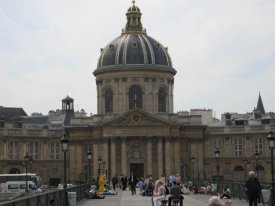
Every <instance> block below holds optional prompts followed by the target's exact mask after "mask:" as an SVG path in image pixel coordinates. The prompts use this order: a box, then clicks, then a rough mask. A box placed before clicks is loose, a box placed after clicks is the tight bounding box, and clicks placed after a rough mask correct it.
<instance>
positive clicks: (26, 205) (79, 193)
mask: <svg viewBox="0 0 275 206" xmlns="http://www.w3.org/2000/svg"><path fill="white" fill-rule="evenodd" d="M87 187H89V185H88V184H83V185H77V186H74V187H71V188H68V189H67V191H68V192H75V193H76V202H80V201H81V200H83V199H85V190H86V188H87ZM65 196H66V197H67V198H68V195H65V190H64V189H63V190H54V191H52V190H50V191H47V192H42V193H36V194H33V193H27V194H26V196H24V197H21V198H17V199H16V200H13V201H7V202H4V203H0V206H48V205H50V203H49V202H50V200H51V199H54V200H55V202H56V206H64V205H65V201H66V200H65ZM67 201H68V199H67Z"/></svg>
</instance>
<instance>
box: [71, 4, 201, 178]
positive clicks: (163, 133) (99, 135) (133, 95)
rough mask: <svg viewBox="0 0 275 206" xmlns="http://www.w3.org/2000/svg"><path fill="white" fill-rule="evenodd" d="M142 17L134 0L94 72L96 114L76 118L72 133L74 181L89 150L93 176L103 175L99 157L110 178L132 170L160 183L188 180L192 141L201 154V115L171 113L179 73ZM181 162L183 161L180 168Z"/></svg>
mask: <svg viewBox="0 0 275 206" xmlns="http://www.w3.org/2000/svg"><path fill="white" fill-rule="evenodd" d="M141 15H142V14H141V11H140V9H139V7H137V6H136V5H135V1H133V5H132V6H130V8H129V9H128V11H127V13H126V16H127V23H126V26H125V29H123V30H122V33H121V35H120V36H119V37H117V38H115V39H114V40H112V41H111V42H110V43H109V44H107V46H106V47H105V48H103V49H101V53H100V56H99V59H98V63H97V68H96V69H95V70H94V73H93V74H94V76H95V77H96V84H97V93H98V95H97V108H98V114H97V115H93V116H91V117H89V118H75V119H73V120H71V125H70V127H69V128H68V132H69V135H70V145H71V146H70V170H69V171H70V173H71V174H70V177H79V176H81V175H80V174H79V171H85V168H86V170H87V160H86V152H87V150H91V152H92V153H93V158H92V167H91V168H93V169H92V175H93V176H96V175H97V173H98V172H99V171H98V169H99V168H100V169H101V172H102V169H103V168H102V166H100V167H99V165H98V157H99V156H100V159H102V160H104V161H105V164H104V169H103V171H104V172H105V173H106V175H107V176H114V175H120V174H124V175H129V174H130V171H133V172H134V173H135V174H136V175H137V176H138V177H141V176H146V175H148V174H151V175H152V176H153V177H154V178H157V177H159V176H161V175H162V174H166V175H170V174H171V173H180V172H181V170H182V172H183V173H186V174H185V176H186V177H187V172H190V171H189V170H190V165H189V164H190V161H189V160H190V151H191V144H190V141H189V139H190V138H192V137H194V138H197V139H198V140H197V142H196V144H195V146H194V147H196V150H198V151H201V150H202V142H200V140H201V139H202V136H203V134H202V133H203V131H204V127H202V126H201V116H199V115H193V116H192V115H189V114H187V115H186V114H184V113H180V114H175V113H173V112H174V109H173V95H174V94H173V90H174V76H175V74H176V70H175V69H174V68H173V65H172V61H171V58H170V56H169V53H168V49H167V47H164V46H163V45H162V44H161V43H160V42H159V41H157V40H155V39H154V38H152V37H150V36H148V35H147V33H146V30H145V29H144V28H143V26H142V23H141ZM185 125H189V126H185ZM190 125H191V126H190ZM83 143H84V144H83ZM192 147H193V146H192ZM79 152H80V153H81V155H80V156H79V154H80V153H79ZM180 162H185V163H184V164H182V168H180ZM200 164H202V159H200ZM106 169H107V170H106ZM84 173H85V172H84ZM85 174H87V173H85Z"/></svg>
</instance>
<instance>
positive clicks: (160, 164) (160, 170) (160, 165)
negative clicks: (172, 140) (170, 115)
mask: <svg viewBox="0 0 275 206" xmlns="http://www.w3.org/2000/svg"><path fill="white" fill-rule="evenodd" d="M162 174H163V152H162V138H158V177H161V175H162Z"/></svg>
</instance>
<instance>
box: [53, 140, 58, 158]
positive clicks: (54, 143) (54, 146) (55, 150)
mask: <svg viewBox="0 0 275 206" xmlns="http://www.w3.org/2000/svg"><path fill="white" fill-rule="evenodd" d="M51 159H52V160H59V142H51Z"/></svg>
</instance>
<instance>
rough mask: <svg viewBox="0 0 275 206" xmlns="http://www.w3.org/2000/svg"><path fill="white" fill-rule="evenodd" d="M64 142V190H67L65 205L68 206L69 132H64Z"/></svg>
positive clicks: (62, 141) (62, 139)
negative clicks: (67, 163)
mask: <svg viewBox="0 0 275 206" xmlns="http://www.w3.org/2000/svg"><path fill="white" fill-rule="evenodd" d="M60 142H61V144H62V150H63V152H64V190H65V206H68V197H67V182H66V181H67V179H66V161H67V160H66V152H67V151H68V143H69V139H68V138H67V134H64V135H63V137H62V138H61V139H60Z"/></svg>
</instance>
